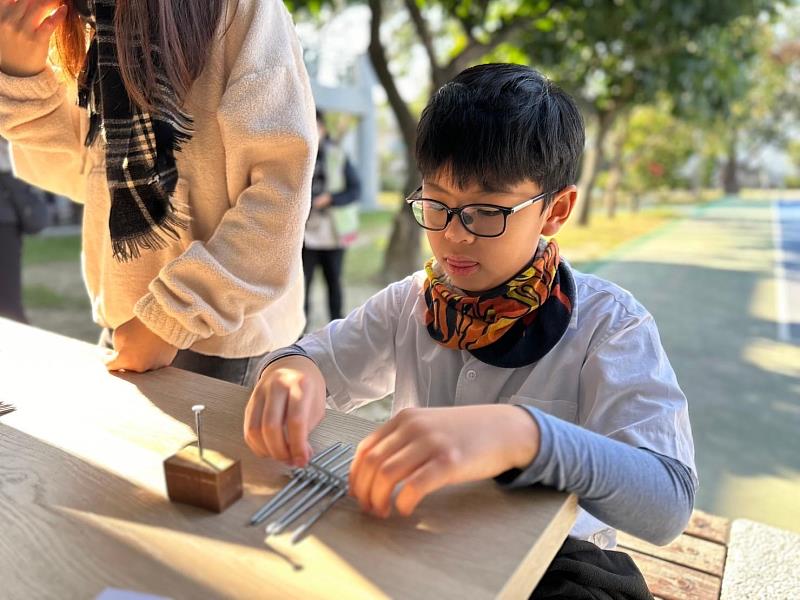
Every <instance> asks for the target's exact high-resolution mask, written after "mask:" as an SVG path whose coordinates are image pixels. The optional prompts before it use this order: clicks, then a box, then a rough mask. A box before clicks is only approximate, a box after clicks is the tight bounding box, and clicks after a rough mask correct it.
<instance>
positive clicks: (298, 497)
mask: <svg viewBox="0 0 800 600" xmlns="http://www.w3.org/2000/svg"><path fill="white" fill-rule="evenodd" d="M353 451H354V448H353V445H352V444H342V443H341V442H337V443H336V444H333V445H332V446H330V447H329V448H326V449H325V450H323V451H322V452H320V453H319V454H316V455H315V456H314V457H312V458H311V460H310V461H309V463H308V465H307V466H306V467H303V468H302V469H299V468H295V469H292V479H291V481H289V483H288V484H286V486H284V487H283V488H282V489H281V490H280V491H279V492H278V493H277V494H276V495H275V496H274V497H273V498H271V499H270V500H269V502H267V503H266V504H265V505H264V506H262V507H261V508H259V509H258V510H257V511H256V512H255V514H253V516H252V517H250V525H259V524H261V523H263V522H264V521H266V520H267V519H269V518H270V517H272V521H270V523H269V524H268V525H267V528H266V534H267V537H269V536H271V535H278V534H280V533H283V532H284V531H286V530H287V529H288V528H289V527H290V526H291V525H292V524H293V523H295V522H296V521H297V520H298V519H299V518H300V517H302V516H303V515H304V514H306V513H307V512H308V511H310V510H311V509H312V508H316V512H314V513H313V514H312V515H311V517H309V518H308V520H307V521H305V523H303V524H302V525H300V527H298V528H297V529H296V530H295V532H294V533H293V534H292V543H293V544H296V543H297V542H298V541H300V540H301V539H303V536H304V535H305V534H306V533H307V532H308V530H309V529H310V528H311V526H312V525H314V523H316V522H317V521H318V520H319V518H320V517H321V516H322V515H323V514H325V512H326V511H327V510H328V509H329V508H330V507H331V506H333V505H334V504H335V503H336V501H337V500H339V499H340V498H342V497H343V496H344V495H345V494H346V493H347V490H348V488H347V477H348V473H349V471H350V463H351V462H353ZM282 509H283V510H282Z"/></svg>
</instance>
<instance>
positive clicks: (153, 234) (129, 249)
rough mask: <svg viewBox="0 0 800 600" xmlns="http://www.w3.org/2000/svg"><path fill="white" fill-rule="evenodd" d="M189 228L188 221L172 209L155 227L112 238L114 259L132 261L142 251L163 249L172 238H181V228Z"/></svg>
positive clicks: (173, 239) (175, 239)
mask: <svg viewBox="0 0 800 600" xmlns="http://www.w3.org/2000/svg"><path fill="white" fill-rule="evenodd" d="M188 228H189V224H188V221H187V220H186V219H184V218H183V217H180V216H179V215H178V214H177V213H175V212H174V211H172V210H171V212H170V213H169V214H168V215H167V216H166V217H164V220H163V221H162V222H161V223H158V224H157V225H156V227H155V228H154V229H148V230H147V231H141V232H139V233H136V234H131V235H127V236H125V237H121V238H114V239H113V240H111V249H112V251H113V253H114V259H115V260H117V261H119V262H130V261H131V260H136V259H138V258H139V257H140V256H141V253H142V251H145V250H163V249H164V248H166V247H167V246H169V244H170V240H172V241H177V240H179V239H180V238H181V235H180V232H179V231H178V230H179V229H180V230H187V229H188Z"/></svg>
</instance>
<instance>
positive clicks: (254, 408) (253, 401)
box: [243, 385, 269, 457]
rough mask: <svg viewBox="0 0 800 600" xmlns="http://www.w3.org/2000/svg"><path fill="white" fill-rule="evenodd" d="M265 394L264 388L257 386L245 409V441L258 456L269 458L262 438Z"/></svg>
mask: <svg viewBox="0 0 800 600" xmlns="http://www.w3.org/2000/svg"><path fill="white" fill-rule="evenodd" d="M264 399H265V394H264V390H263V387H262V386H261V385H257V386H256V387H255V388H253V393H252V394H250V400H249V401H248V402H247V406H246V407H245V409H244V423H243V429H244V441H245V442H246V443H247V445H248V446H249V447H250V449H251V450H252V451H253V452H254V453H255V454H256V455H257V456H261V457H264V456H268V455H269V452H267V446H266V444H264V440H263V439H262V437H261V414H262V413H263V412H264Z"/></svg>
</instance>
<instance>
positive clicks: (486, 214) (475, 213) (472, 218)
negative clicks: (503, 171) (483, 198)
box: [406, 187, 553, 238]
mask: <svg viewBox="0 0 800 600" xmlns="http://www.w3.org/2000/svg"><path fill="white" fill-rule="evenodd" d="M421 193H422V188H421V187H420V188H418V189H417V191H415V192H414V193H413V194H411V195H410V196H409V197H408V198H406V202H408V203H409V204H410V205H411V212H412V213H414V218H415V219H416V221H417V223H418V224H419V225H420V227H423V228H425V229H427V230H429V231H443V230H445V229H447V226H448V225H449V224H450V221H451V220H452V219H453V216H456V215H457V216H458V218H459V220H460V221H461V224H462V225H463V226H464V229H466V230H467V231H469V232H470V233H471V234H472V235H476V236H478V237H489V238H491V237H498V236H501V235H503V233H505V231H506V222H507V221H508V217H509V216H510V215H513V214H515V213H518V212H519V211H521V210H523V209H525V208H528V207H529V206H532V205H534V204H536V203H537V202H539V200H543V199H544V198H546V197H547V196H549V195H550V194H552V193H553V192H544V193H541V194H539V195H538V196H534V197H533V198H528V199H527V200H524V201H522V202H520V203H519V204H517V205H516V206H511V207H508V206H497V205H496V204H466V205H465V206H460V207H458V208H450V207H449V206H447V205H446V204H445V203H444V202H439V201H438V200H433V199H432V198H423V197H421V196H420V194H421Z"/></svg>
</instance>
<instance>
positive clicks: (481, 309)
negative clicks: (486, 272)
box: [424, 240, 575, 368]
mask: <svg viewBox="0 0 800 600" xmlns="http://www.w3.org/2000/svg"><path fill="white" fill-rule="evenodd" d="M425 272H426V273H427V275H428V277H427V279H426V281H425V289H424V293H425V303H426V304H427V310H426V311H425V325H426V326H427V328H428V333H429V334H430V336H431V337H432V338H433V339H434V340H435V341H436V342H438V343H439V344H441V345H443V346H445V347H447V348H451V349H453V350H467V351H469V352H470V353H471V354H472V355H473V356H475V357H476V358H477V359H479V360H481V361H482V362H485V363H487V364H490V365H494V366H497V367H504V368H517V367H521V366H524V365H529V364H532V363H534V362H536V361H538V360H539V359H540V358H542V357H543V356H544V355H545V354H547V353H548V352H549V351H550V350H551V349H552V348H553V347H554V346H555V345H556V344H557V343H558V341H559V340H560V339H561V337H562V336H563V335H564V332H565V331H566V330H567V326H568V325H569V321H570V317H571V314H572V307H573V306H574V303H575V283H574V281H573V279H572V274H571V273H570V271H569V267H568V266H567V264H566V263H565V262H563V261H562V260H561V257H560V255H559V251H558V244H556V242H555V240H551V241H550V242H547V243H545V242H544V241H543V242H541V243H540V245H539V249H538V251H537V252H536V255H535V256H534V258H533V260H532V261H531V263H530V264H529V265H528V266H527V267H525V268H524V269H523V270H522V271H520V272H519V273H518V274H517V275H516V276H514V277H513V278H511V279H510V280H509V281H507V282H506V283H504V284H502V285H500V286H498V287H496V288H494V289H491V290H488V291H485V292H481V293H480V294H477V295H469V294H468V293H465V292H463V291H461V290H458V289H456V288H454V287H452V286H451V285H450V284H449V282H448V281H447V279H446V277H445V275H444V274H443V273H442V272H441V269H440V268H438V265H436V262H435V260H434V259H430V260H429V261H428V262H427V263H426V264H425Z"/></svg>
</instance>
